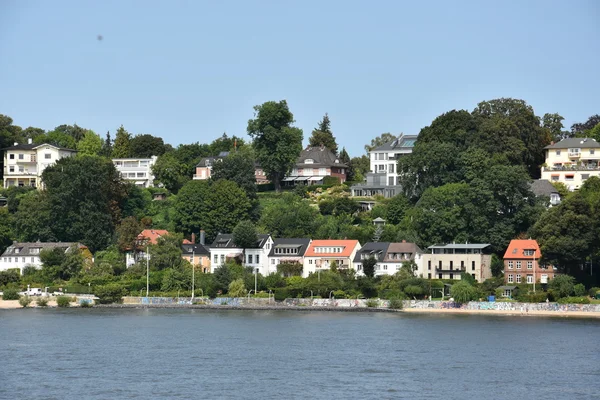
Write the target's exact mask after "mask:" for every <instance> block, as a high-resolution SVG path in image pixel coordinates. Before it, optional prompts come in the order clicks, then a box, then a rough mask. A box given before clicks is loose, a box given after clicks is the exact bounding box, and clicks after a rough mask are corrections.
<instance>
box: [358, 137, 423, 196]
mask: <svg viewBox="0 0 600 400" xmlns="http://www.w3.org/2000/svg"><path fill="white" fill-rule="evenodd" d="M416 140H417V135H404V134H400V136H398V138H397V139H394V140H393V141H391V142H390V143H386V144H384V145H383V146H379V147H376V148H374V149H373V150H371V151H370V152H369V160H370V168H371V171H370V172H369V173H367V174H366V176H365V182H363V183H361V184H358V185H354V186H352V187H351V188H350V189H351V191H352V195H353V196H373V195H376V194H378V195H382V196H385V197H393V196H395V195H397V194H399V193H400V189H401V187H400V186H399V185H398V165H397V164H398V160H399V159H400V157H403V156H406V155H408V154H410V153H412V149H413V147H414V145H415V142H416Z"/></svg>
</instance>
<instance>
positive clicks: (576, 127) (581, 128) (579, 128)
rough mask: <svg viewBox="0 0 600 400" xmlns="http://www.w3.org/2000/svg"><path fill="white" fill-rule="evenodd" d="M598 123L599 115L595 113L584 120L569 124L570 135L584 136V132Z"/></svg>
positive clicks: (599, 121)
mask: <svg viewBox="0 0 600 400" xmlns="http://www.w3.org/2000/svg"><path fill="white" fill-rule="evenodd" d="M598 124H600V115H599V114H595V115H592V116H591V117H589V118H588V119H587V121H585V122H583V123H582V122H578V123H575V124H573V125H571V134H572V136H577V137H584V136H586V132H587V131H589V130H590V129H592V128H593V127H595V126H596V125H598Z"/></svg>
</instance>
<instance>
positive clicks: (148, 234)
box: [137, 229, 169, 244]
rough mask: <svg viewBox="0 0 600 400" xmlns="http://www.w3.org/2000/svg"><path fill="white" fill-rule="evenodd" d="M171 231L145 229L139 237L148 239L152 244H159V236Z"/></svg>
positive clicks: (139, 238)
mask: <svg viewBox="0 0 600 400" xmlns="http://www.w3.org/2000/svg"><path fill="white" fill-rule="evenodd" d="M168 234H169V231H167V230H165V229H144V230H143V231H142V233H140V234H139V235H138V237H137V239H138V240H148V241H149V242H150V244H157V243H158V238H159V237H161V236H166V235H168Z"/></svg>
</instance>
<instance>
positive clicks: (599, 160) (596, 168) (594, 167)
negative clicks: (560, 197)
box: [542, 138, 600, 191]
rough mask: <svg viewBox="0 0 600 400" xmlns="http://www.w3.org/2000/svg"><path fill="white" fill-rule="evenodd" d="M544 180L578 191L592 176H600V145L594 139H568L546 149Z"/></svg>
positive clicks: (543, 168)
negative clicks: (559, 183)
mask: <svg viewBox="0 0 600 400" xmlns="http://www.w3.org/2000/svg"><path fill="white" fill-rule="evenodd" d="M544 151H545V153H546V161H545V163H544V165H543V166H542V179H546V180H548V181H550V182H552V183H554V182H561V183H564V184H565V185H566V186H567V187H568V188H569V190H571V191H573V190H577V189H579V188H580V187H581V185H583V183H584V182H585V181H586V180H587V179H589V178H590V177H592V176H600V143H598V142H597V141H596V140H595V139H592V138H567V139H563V140H561V141H560V142H558V143H552V144H551V145H549V146H546V147H544Z"/></svg>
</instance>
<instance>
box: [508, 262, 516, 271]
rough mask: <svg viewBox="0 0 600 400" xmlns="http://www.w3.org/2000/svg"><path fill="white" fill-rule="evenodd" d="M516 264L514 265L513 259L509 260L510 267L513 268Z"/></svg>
mask: <svg viewBox="0 0 600 400" xmlns="http://www.w3.org/2000/svg"><path fill="white" fill-rule="evenodd" d="M514 266H515V265H514V262H513V261H509V262H508V269H513V267H514Z"/></svg>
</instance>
